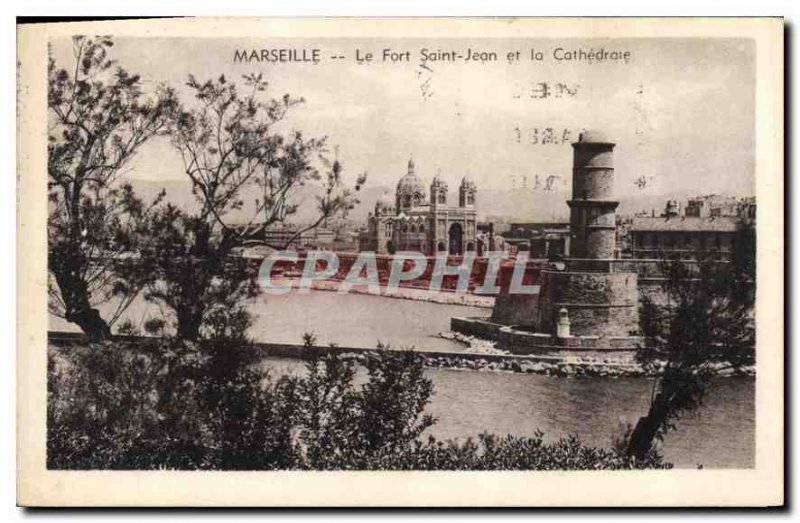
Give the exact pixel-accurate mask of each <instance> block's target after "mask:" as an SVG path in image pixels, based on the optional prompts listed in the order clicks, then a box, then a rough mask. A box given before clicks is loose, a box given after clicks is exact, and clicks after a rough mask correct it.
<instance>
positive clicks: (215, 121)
mask: <svg viewBox="0 0 800 523" xmlns="http://www.w3.org/2000/svg"><path fill="white" fill-rule="evenodd" d="M187 85H188V87H189V88H190V89H191V92H192V93H193V95H194V100H193V102H192V103H190V104H189V105H188V106H187V107H181V108H180V110H178V111H175V113H174V117H173V118H172V119H171V120H170V126H169V133H170V137H171V141H172V143H173V145H174V146H175V148H176V150H177V151H178V152H179V153H180V155H181V158H182V160H183V165H184V170H185V174H186V175H187V176H188V178H189V180H190V182H191V186H192V192H193V194H194V195H195V197H196V198H197V200H198V202H199V204H200V205H199V211H197V212H196V213H194V214H191V213H188V212H186V211H183V210H181V209H179V208H177V207H175V206H173V205H169V204H168V205H166V206H162V207H160V208H159V209H157V210H156V211H154V212H153V213H152V219H151V220H150V221H149V222H148V227H147V229H146V234H144V236H145V238H146V239H147V240H146V241H143V242H142V245H141V247H140V254H141V267H142V269H143V272H144V273H145V274H148V275H149V276H150V277H149V280H148V288H147V293H146V294H145V297H146V298H147V299H148V300H150V301H154V302H157V303H162V304H165V305H166V306H167V307H169V308H170V309H172V310H173V311H174V313H175V332H176V333H177V336H178V337H180V338H182V339H186V340H193V341H197V340H202V339H222V338H229V339H231V340H232V341H234V342H236V343H240V342H242V341H244V333H245V332H246V330H247V328H248V327H249V325H250V322H251V317H250V315H249V314H248V312H247V310H246V302H247V300H249V299H252V298H255V297H256V296H257V294H258V290H259V288H258V282H257V276H258V272H257V270H258V267H256V266H254V265H253V264H251V263H248V261H247V260H246V259H245V258H243V257H241V256H239V255H238V251H239V249H240V248H241V247H242V246H243V245H244V244H246V243H254V242H256V241H257V240H258V239H259V238H263V236H264V231H265V230H266V228H268V227H270V226H272V225H274V224H275V223H278V222H283V221H284V220H286V219H287V217H289V216H290V215H292V214H294V213H295V212H296V211H297V205H295V204H293V203H291V198H292V195H293V194H294V192H295V191H296V190H297V188H299V187H301V186H303V185H306V184H307V183H314V182H318V181H321V180H322V175H321V174H320V173H319V172H318V170H317V169H316V168H315V167H314V162H313V160H314V158H315V156H320V160H321V161H322V162H323V164H325V165H327V166H328V167H330V169H329V171H328V172H327V175H326V178H325V180H324V182H323V185H324V188H323V196H321V197H319V200H318V212H319V216H318V218H316V220H315V221H314V222H313V223H311V224H310V225H308V226H307V227H305V228H302V229H300V230H299V231H297V233H296V235H299V234H301V233H303V232H305V231H307V230H310V229H312V228H314V227H317V226H319V225H320V224H321V223H322V222H323V221H324V220H326V219H329V218H333V217H335V216H337V215H342V214H345V213H346V212H347V211H349V210H350V209H351V208H352V206H353V205H354V204H355V203H356V202H357V200H356V199H355V197H354V194H353V191H352V190H351V189H349V188H347V187H345V186H344V184H343V181H342V167H341V164H339V162H338V161H337V162H334V163H333V164H330V163H329V162H327V160H326V159H325V158H324V153H325V140H324V139H314V138H312V139H309V140H306V139H304V138H303V136H302V135H301V134H300V133H297V132H296V133H293V134H291V136H289V137H286V136H284V135H283V134H281V133H280V132H278V130H277V128H276V127H277V126H278V124H280V123H281V122H282V121H283V120H284V119H285V118H286V116H287V115H288V113H289V112H290V110H291V109H292V108H294V107H296V106H297V105H299V104H300V103H301V102H302V100H300V99H294V98H291V97H290V96H289V95H285V96H283V97H282V98H280V99H269V100H264V99H262V98H263V95H264V92H265V91H266V88H267V84H266V82H265V81H264V80H263V79H262V77H261V76H260V75H252V76H246V77H245V78H244V86H245V92H244V93H242V92H240V89H239V87H238V86H237V84H236V83H235V82H230V81H228V80H227V79H226V78H225V77H224V76H220V77H219V78H218V79H216V80H208V81H206V82H200V81H198V80H197V79H196V78H194V77H193V76H190V77H189V81H188V84H187ZM362 183H364V179H363V177H361V178H359V180H358V182H357V185H356V189H358V188H360V184H362ZM253 193H255V194H258V197H256V198H255V202H254V203H255V204H254V205H253V206H248V205H247V204H246V201H245V199H246V197H247V195H248V194H253ZM237 212H238V214H239V215H240V216H241V215H244V216H246V217H247V223H245V224H238V225H235V224H233V221H232V215H234V214H236V213H237ZM289 242H291V239H289V240H287V243H289ZM281 247H285V245H282V246H281ZM233 338H236V339H233Z"/></svg>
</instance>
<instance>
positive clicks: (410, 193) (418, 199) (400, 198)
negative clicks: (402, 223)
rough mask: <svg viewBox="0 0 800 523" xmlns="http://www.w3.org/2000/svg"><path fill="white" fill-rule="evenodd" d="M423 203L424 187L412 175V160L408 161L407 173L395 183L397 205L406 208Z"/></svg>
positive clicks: (415, 176) (414, 175)
mask: <svg viewBox="0 0 800 523" xmlns="http://www.w3.org/2000/svg"><path fill="white" fill-rule="evenodd" d="M424 201H425V186H424V185H422V181H421V180H420V179H419V178H417V175H416V174H414V160H409V161H408V172H407V173H406V174H405V175H404V176H403V177H402V178H400V181H399V182H397V205H398V207H401V208H408V207H412V206H416V205H420V204H422V203H424Z"/></svg>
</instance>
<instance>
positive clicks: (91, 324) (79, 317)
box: [65, 307, 111, 343]
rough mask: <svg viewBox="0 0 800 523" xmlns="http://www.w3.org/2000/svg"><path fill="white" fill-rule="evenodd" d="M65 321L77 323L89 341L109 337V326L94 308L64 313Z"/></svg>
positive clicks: (98, 340)
mask: <svg viewBox="0 0 800 523" xmlns="http://www.w3.org/2000/svg"><path fill="white" fill-rule="evenodd" d="M65 317H66V319H67V321H71V322H72V323H75V324H76V325H78V326H79V327H80V328H81V330H82V331H83V332H84V334H86V338H88V340H89V342H90V343H97V342H100V341H103V340H107V339H109V338H111V328H110V327H109V326H108V323H106V321H105V320H104V319H103V318H102V317H101V316H100V311H98V310H97V309H94V308H91V307H90V308H88V309H81V310H74V311H72V312H68V313H67V314H66V316H65Z"/></svg>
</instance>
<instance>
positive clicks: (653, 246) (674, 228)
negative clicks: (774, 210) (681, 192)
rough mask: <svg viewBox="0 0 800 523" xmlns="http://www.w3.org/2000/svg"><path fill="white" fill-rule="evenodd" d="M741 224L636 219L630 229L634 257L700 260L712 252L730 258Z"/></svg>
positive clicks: (725, 219) (729, 219)
mask: <svg viewBox="0 0 800 523" xmlns="http://www.w3.org/2000/svg"><path fill="white" fill-rule="evenodd" d="M739 223H740V220H739V219H738V218H736V217H733V216H720V217H715V218H701V217H697V216H662V217H650V216H635V217H634V218H633V222H632V223H631V226H630V230H629V234H630V246H631V256H632V257H633V258H640V259H642V258H650V259H652V258H662V257H678V258H682V259H697V258H699V257H701V256H703V255H707V254H709V253H710V254H713V255H714V256H715V257H717V258H720V259H727V258H729V257H730V256H731V254H732V253H733V250H734V246H735V242H736V235H737V231H738V230H739Z"/></svg>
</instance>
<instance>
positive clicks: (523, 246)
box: [503, 222, 570, 259]
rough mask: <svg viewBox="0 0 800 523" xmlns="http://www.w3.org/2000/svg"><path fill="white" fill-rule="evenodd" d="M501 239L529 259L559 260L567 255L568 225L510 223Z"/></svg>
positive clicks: (557, 223) (561, 223)
mask: <svg viewBox="0 0 800 523" xmlns="http://www.w3.org/2000/svg"><path fill="white" fill-rule="evenodd" d="M503 238H504V239H505V241H506V242H507V243H509V244H510V245H514V246H515V247H516V249H517V251H528V253H529V256H530V257H531V258H546V259H553V258H561V257H564V256H568V255H569V241H570V230H569V223H564V222H512V223H511V224H510V226H509V229H508V230H507V231H506V232H505V233H503Z"/></svg>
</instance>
